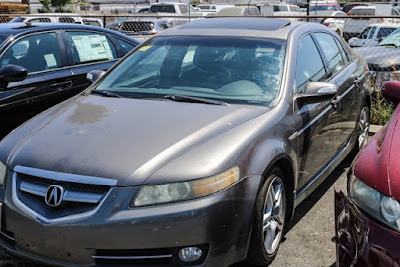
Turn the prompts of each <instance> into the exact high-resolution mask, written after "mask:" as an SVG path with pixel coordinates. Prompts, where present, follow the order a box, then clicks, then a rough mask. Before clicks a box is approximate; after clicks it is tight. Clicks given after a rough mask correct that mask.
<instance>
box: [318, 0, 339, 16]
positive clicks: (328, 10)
mask: <svg viewBox="0 0 400 267" xmlns="http://www.w3.org/2000/svg"><path fill="white" fill-rule="evenodd" d="M341 10H342V9H341V7H340V5H339V3H338V2H337V1H335V0H334V1H329V0H328V1H324V0H322V1H311V2H310V15H321V16H329V15H331V14H332V12H334V11H341Z"/></svg>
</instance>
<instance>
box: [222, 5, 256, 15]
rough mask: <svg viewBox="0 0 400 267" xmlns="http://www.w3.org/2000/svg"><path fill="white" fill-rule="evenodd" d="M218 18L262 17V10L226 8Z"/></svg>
mask: <svg viewBox="0 0 400 267" xmlns="http://www.w3.org/2000/svg"><path fill="white" fill-rule="evenodd" d="M216 15H217V16H260V15H261V14H260V10H259V9H258V8H257V7H255V6H235V7H225V8H223V9H221V10H220V11H218V12H217V13H216Z"/></svg>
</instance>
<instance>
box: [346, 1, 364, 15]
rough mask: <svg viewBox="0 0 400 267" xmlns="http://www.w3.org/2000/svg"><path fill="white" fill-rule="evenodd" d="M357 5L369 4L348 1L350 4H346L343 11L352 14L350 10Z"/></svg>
mask: <svg viewBox="0 0 400 267" xmlns="http://www.w3.org/2000/svg"><path fill="white" fill-rule="evenodd" d="M355 6H367V4H365V3H348V4H344V5H343V7H342V11H343V12H345V13H346V14H350V11H351V10H352V9H353V7H355Z"/></svg>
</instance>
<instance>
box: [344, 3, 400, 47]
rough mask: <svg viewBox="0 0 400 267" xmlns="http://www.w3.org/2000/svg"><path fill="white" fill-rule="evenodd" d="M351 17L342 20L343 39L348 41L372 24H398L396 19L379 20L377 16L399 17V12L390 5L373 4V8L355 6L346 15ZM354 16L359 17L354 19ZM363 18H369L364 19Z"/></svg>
mask: <svg viewBox="0 0 400 267" xmlns="http://www.w3.org/2000/svg"><path fill="white" fill-rule="evenodd" d="M348 15H350V16H352V17H349V18H346V19H345V20H344V26H343V37H344V38H345V40H349V39H350V38H352V37H357V36H359V35H360V33H362V32H363V31H364V29H365V28H367V27H368V26H369V25H371V24H373V23H399V21H400V20H399V19H396V18H380V17H377V16H392V15H396V16H398V15H400V14H399V10H398V9H396V8H394V7H393V6H392V5H391V4H375V5H374V6H355V7H353V9H352V10H351V11H350V13H349V14H348ZM354 16H360V17H359V18H358V17H354ZM365 16H371V18H366V17H365Z"/></svg>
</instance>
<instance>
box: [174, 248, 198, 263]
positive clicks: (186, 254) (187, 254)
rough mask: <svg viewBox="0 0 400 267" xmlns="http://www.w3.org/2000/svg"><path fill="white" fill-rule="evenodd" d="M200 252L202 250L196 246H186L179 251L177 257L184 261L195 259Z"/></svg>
mask: <svg viewBox="0 0 400 267" xmlns="http://www.w3.org/2000/svg"><path fill="white" fill-rule="evenodd" d="M202 254H203V251H201V249H200V248H198V247H187V248H183V249H181V250H180V251H179V259H180V260H181V261H184V262H192V261H197V260H198V259H200V258H201V255H202Z"/></svg>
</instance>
